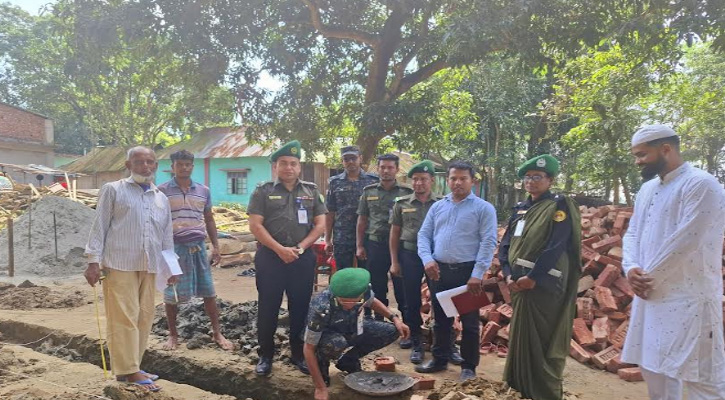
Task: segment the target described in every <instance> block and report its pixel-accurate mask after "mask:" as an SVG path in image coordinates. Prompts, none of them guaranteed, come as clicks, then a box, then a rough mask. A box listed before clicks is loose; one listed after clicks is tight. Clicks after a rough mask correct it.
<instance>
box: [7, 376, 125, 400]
mask: <svg viewBox="0 0 725 400" xmlns="http://www.w3.org/2000/svg"><path fill="white" fill-rule="evenodd" d="M0 371H4V372H9V373H11V374H13V375H18V376H22V377H23V378H26V379H30V380H35V381H38V382H43V383H47V384H49V385H53V386H57V387H59V388H63V389H70V390H74V391H76V392H78V393H80V394H83V395H86V396H91V397H95V398H97V399H103V400H113V399H110V398H108V397H104V396H99V395H97V394H93V393H87V392H84V391H82V390H80V389H76V388H72V387H69V386H63V385H59V384H57V383H54V382H50V381H46V380H43V379H40V378H34V377H32V376H30V375H26V374H21V373H19V372H13V371H10V370H8V369H4V368H0Z"/></svg>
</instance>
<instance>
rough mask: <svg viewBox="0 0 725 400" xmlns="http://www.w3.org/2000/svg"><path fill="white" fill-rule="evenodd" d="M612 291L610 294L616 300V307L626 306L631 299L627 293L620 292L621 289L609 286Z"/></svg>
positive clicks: (622, 307)
mask: <svg viewBox="0 0 725 400" xmlns="http://www.w3.org/2000/svg"><path fill="white" fill-rule="evenodd" d="M609 289H610V290H611V291H612V296H614V300H615V301H616V302H617V308H618V309H620V310H622V309H624V307H626V306H627V304H629V303H630V302H631V301H632V297H631V296H629V295H628V294H626V293H624V292H622V291H621V290H619V289H617V288H616V287H611V288H609Z"/></svg>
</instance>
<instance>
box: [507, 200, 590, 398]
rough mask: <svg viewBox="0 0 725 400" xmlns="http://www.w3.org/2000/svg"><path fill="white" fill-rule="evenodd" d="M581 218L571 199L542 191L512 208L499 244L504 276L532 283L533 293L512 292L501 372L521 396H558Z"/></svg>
mask: <svg viewBox="0 0 725 400" xmlns="http://www.w3.org/2000/svg"><path fill="white" fill-rule="evenodd" d="M580 218H581V217H580V214H579V207H578V205H577V204H576V202H574V200H572V199H569V198H568V197H566V196H561V195H557V196H554V195H552V194H551V193H549V192H547V193H546V194H544V195H542V197H541V198H540V199H539V200H537V201H536V202H532V201H531V198H529V199H528V200H527V201H526V202H523V203H519V204H518V205H517V206H516V207H515V208H514V214H513V216H512V217H511V219H510V220H509V226H508V229H507V230H506V234H505V235H504V238H503V240H502V242H501V249H500V250H499V253H500V254H499V257H500V259H501V265H502V266H503V270H504V275H506V276H508V275H511V277H512V278H513V279H514V280H517V279H518V278H520V277H522V276H528V277H529V278H531V279H533V280H535V281H536V286H535V287H534V288H533V289H531V290H524V291H520V292H516V293H512V294H511V301H512V306H513V309H514V313H513V318H512V320H511V325H510V332H509V338H510V340H509V354H508V358H507V359H506V367H505V370H504V380H505V381H506V382H507V383H508V384H509V385H510V386H511V387H512V388H514V389H516V390H518V391H520V392H521V393H522V394H523V395H524V397H526V398H531V399H534V400H557V399H562V397H563V386H562V380H563V378H562V375H563V372H564V365H565V361H566V357H567V355H568V354H569V347H570V340H571V334H572V321H573V319H574V316H575V313H576V294H577V293H576V291H577V284H578V281H579V277H580V275H581V255H580V253H581V226H580V223H579V220H580ZM520 225H523V226H520Z"/></svg>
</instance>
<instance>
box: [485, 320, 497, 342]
mask: <svg viewBox="0 0 725 400" xmlns="http://www.w3.org/2000/svg"><path fill="white" fill-rule="evenodd" d="M499 329H501V325H499V324H497V323H495V322H487V323H486V326H484V327H483V330H482V331H481V343H490V342H493V339H495V338H496V334H497V333H498V331H499Z"/></svg>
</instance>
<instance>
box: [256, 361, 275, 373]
mask: <svg viewBox="0 0 725 400" xmlns="http://www.w3.org/2000/svg"><path fill="white" fill-rule="evenodd" d="M254 371H255V372H256V373H257V375H259V376H267V375H269V373H270V372H272V357H259V362H258V363H257V368H256V369H255V370H254Z"/></svg>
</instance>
